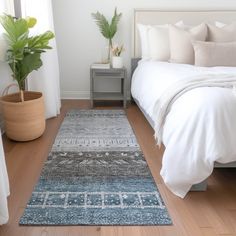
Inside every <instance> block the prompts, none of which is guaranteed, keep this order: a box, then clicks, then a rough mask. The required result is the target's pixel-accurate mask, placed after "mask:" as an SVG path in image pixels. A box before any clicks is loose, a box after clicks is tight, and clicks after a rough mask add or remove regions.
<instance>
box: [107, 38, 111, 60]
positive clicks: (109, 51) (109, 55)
mask: <svg viewBox="0 0 236 236" xmlns="http://www.w3.org/2000/svg"><path fill="white" fill-rule="evenodd" d="M111 49H112V39H109V48H108V57H107V58H108V61H109V62H110V60H111Z"/></svg>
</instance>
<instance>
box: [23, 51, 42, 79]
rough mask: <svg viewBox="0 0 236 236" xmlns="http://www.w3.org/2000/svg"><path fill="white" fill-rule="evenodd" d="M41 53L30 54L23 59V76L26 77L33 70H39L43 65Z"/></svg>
mask: <svg viewBox="0 0 236 236" xmlns="http://www.w3.org/2000/svg"><path fill="white" fill-rule="evenodd" d="M42 64H43V63H42V60H41V59H40V53H34V54H28V55H27V56H25V57H24V58H23V60H22V61H21V63H20V65H21V77H22V78H26V77H27V76H28V75H29V74H30V73H31V72H32V71H34V70H38V69H39V68H40V67H41V66H42Z"/></svg>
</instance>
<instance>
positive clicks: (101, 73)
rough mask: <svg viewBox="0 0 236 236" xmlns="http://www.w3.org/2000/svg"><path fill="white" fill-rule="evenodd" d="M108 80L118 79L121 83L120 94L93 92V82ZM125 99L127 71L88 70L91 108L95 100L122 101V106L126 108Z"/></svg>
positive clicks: (123, 69)
mask: <svg viewBox="0 0 236 236" xmlns="http://www.w3.org/2000/svg"><path fill="white" fill-rule="evenodd" d="M104 78H108V79H111V80H114V79H119V80H120V81H121V91H120V92H95V91H94V81H95V80H99V79H104ZM126 99H127V71H126V68H125V67H123V68H121V69H114V68H111V69H95V68H90V101H91V107H93V105H94V101H95V100H123V106H124V108H126Z"/></svg>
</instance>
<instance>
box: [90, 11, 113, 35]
mask: <svg viewBox="0 0 236 236" xmlns="http://www.w3.org/2000/svg"><path fill="white" fill-rule="evenodd" d="M92 17H93V18H94V20H95V22H96V24H97V26H98V28H99V30H100V32H101V34H102V35H103V36H104V37H105V38H107V39H110V25H109V23H108V21H107V19H106V18H105V16H104V15H102V14H101V13H99V12H97V13H92Z"/></svg>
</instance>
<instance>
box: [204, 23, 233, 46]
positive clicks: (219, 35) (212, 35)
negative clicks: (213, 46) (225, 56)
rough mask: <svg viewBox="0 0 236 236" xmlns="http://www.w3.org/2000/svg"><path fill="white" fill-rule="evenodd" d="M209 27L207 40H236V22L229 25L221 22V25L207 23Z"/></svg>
mask: <svg viewBox="0 0 236 236" xmlns="http://www.w3.org/2000/svg"><path fill="white" fill-rule="evenodd" d="M218 25H219V24H218ZM207 27H208V37H207V41H211V42H232V41H236V23H232V24H229V25H223V24H221V25H220V27H217V26H214V25H207Z"/></svg>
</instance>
